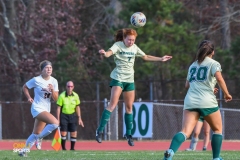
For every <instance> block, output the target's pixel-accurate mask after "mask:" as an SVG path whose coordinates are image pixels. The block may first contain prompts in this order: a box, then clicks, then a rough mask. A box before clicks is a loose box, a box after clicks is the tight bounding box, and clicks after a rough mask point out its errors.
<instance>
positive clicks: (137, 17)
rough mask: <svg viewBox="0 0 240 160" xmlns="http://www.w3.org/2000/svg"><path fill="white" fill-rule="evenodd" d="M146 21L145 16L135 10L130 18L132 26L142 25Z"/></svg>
mask: <svg viewBox="0 0 240 160" xmlns="http://www.w3.org/2000/svg"><path fill="white" fill-rule="evenodd" d="M146 21H147V19H146V16H145V15H144V14H143V13H142V12H136V13H134V14H133V15H132V16H131V18H130V22H131V24H132V25H133V26H134V27H143V26H144V25H145V24H146Z"/></svg>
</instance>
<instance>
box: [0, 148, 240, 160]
mask: <svg viewBox="0 0 240 160" xmlns="http://www.w3.org/2000/svg"><path fill="white" fill-rule="evenodd" d="M221 156H222V157H223V158H224V160H240V153H239V151H222V152H221ZM162 157H163V151H58V152H56V151H46V150H41V151H37V150H33V151H31V152H30V153H29V154H28V157H19V156H18V154H17V153H13V151H6V150H2V151H0V159H1V160H10V159H11V160H12V159H16V160H18V159H29V160H162ZM173 159H174V160H212V154H211V151H195V152H186V151H179V152H177V153H176V154H175V156H174V158H173Z"/></svg>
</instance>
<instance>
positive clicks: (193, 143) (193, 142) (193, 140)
mask: <svg viewBox="0 0 240 160" xmlns="http://www.w3.org/2000/svg"><path fill="white" fill-rule="evenodd" d="M197 143H198V138H194V137H192V139H191V143H190V149H192V150H193V151H195V150H196V148H197Z"/></svg>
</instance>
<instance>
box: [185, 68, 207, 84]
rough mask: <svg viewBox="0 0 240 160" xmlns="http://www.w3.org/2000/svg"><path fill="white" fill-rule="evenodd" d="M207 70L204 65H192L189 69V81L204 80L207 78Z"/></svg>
mask: <svg viewBox="0 0 240 160" xmlns="http://www.w3.org/2000/svg"><path fill="white" fill-rule="evenodd" d="M207 71H208V68H207V67H206V66H203V67H199V68H197V67H193V68H191V69H190V74H191V75H190V79H189V82H193V81H200V82H201V81H205V80H206V79H207Z"/></svg>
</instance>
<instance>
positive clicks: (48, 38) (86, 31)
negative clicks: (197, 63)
mask: <svg viewBox="0 0 240 160" xmlns="http://www.w3.org/2000/svg"><path fill="white" fill-rule="evenodd" d="M239 2H240V0H221V1H220V0H214V1H208V0H202V1H199V0H192V1H189V0H151V2H150V1H146V0H128V1H123V0H98V1H96V0H31V1H30V0H0V61H1V63H0V77H1V78H0V83H1V92H0V100H9V99H10V100H22V97H23V96H21V94H22V92H21V86H22V85H23V84H24V83H25V82H26V81H27V80H29V79H30V78H31V77H33V76H36V75H38V74H39V73H40V70H39V68H38V64H39V63H40V62H41V61H42V60H45V59H48V60H50V61H52V63H53V64H54V66H53V69H54V71H53V72H54V73H53V76H54V77H56V78H57V79H58V82H59V86H60V88H61V90H63V89H64V86H65V83H66V81H68V80H73V81H74V82H75V84H78V83H79V84H82V83H84V84H89V85H91V83H88V82H98V81H99V82H100V81H101V82H102V81H108V80H109V75H110V72H111V71H112V69H113V68H114V67H115V64H114V62H113V58H112V57H111V58H108V59H104V58H103V57H101V56H100V55H99V54H98V50H99V49H101V48H103V49H108V48H109V47H111V45H112V44H113V40H114V38H113V35H114V32H115V31H116V30H117V29H120V28H128V27H131V28H133V26H131V24H130V17H131V15H132V14H133V13H134V12H138V11H141V12H143V13H144V14H145V15H146V17H147V23H146V25H145V26H144V27H142V28H135V29H136V31H137V32H138V37H137V40H136V44H137V45H138V46H139V47H140V48H141V49H142V50H143V51H144V52H145V53H146V54H151V55H155V56H163V55H165V54H169V55H172V56H173V59H172V60H171V61H169V62H167V63H148V62H143V61H142V60H141V59H137V60H136V63H135V80H136V81H141V82H144V81H145V82H146V85H142V86H138V88H139V89H141V90H144V87H145V88H146V86H148V84H149V83H148V82H155V81H157V83H156V85H154V88H153V90H154V94H156V95H155V96H158V98H159V99H171V98H176V99H178V98H180V97H177V95H178V94H176V93H179V92H180V91H181V92H185V91H183V85H182V82H184V80H185V78H186V74H187V69H188V67H189V65H190V63H191V62H192V61H193V60H194V58H195V54H196V49H197V45H198V43H199V42H200V41H201V40H203V39H209V40H212V41H213V42H214V43H215V46H216V48H217V49H216V55H215V57H214V58H215V59H216V60H218V61H219V62H220V63H221V64H222V68H223V75H224V76H225V77H226V78H227V79H233V80H235V82H236V83H234V88H235V89H236V93H234V94H235V97H236V98H237V97H238V96H239V94H238V93H237V89H239V87H240V86H239V85H238V83H237V81H238V78H239V75H238V70H239V54H238V53H239V46H240V45H239V44H240V38H239V34H240V33H239V21H240V19H239V13H240V12H239V5H238V4H240V3H239ZM176 81H179V82H181V83H178V84H177V85H176V84H175V85H173V84H174V83H175V82H176ZM8 85H15V86H17V87H15V88H14V92H10V91H8V90H9V89H8V87H6V86H8ZM231 85H232V84H231ZM84 87H86V85H82V86H80V87H79V90H80V89H83V90H84V89H85V90H92V91H91V92H94V93H95V89H96V88H95V86H94V87H88V89H86V88H84ZM89 88H91V89H89ZM104 89H108V88H107V87H105V88H104ZM101 92H104V91H103V90H101ZM174 94H176V96H175V95H174ZM179 94H180V93H179ZM9 95H11V96H9ZM166 95H167V96H166ZM173 95H174V96H173ZM89 96H90V95H89ZM181 97H182V96H181ZM142 98H145V97H142ZM89 99H93V98H92V97H91V98H89Z"/></svg>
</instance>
